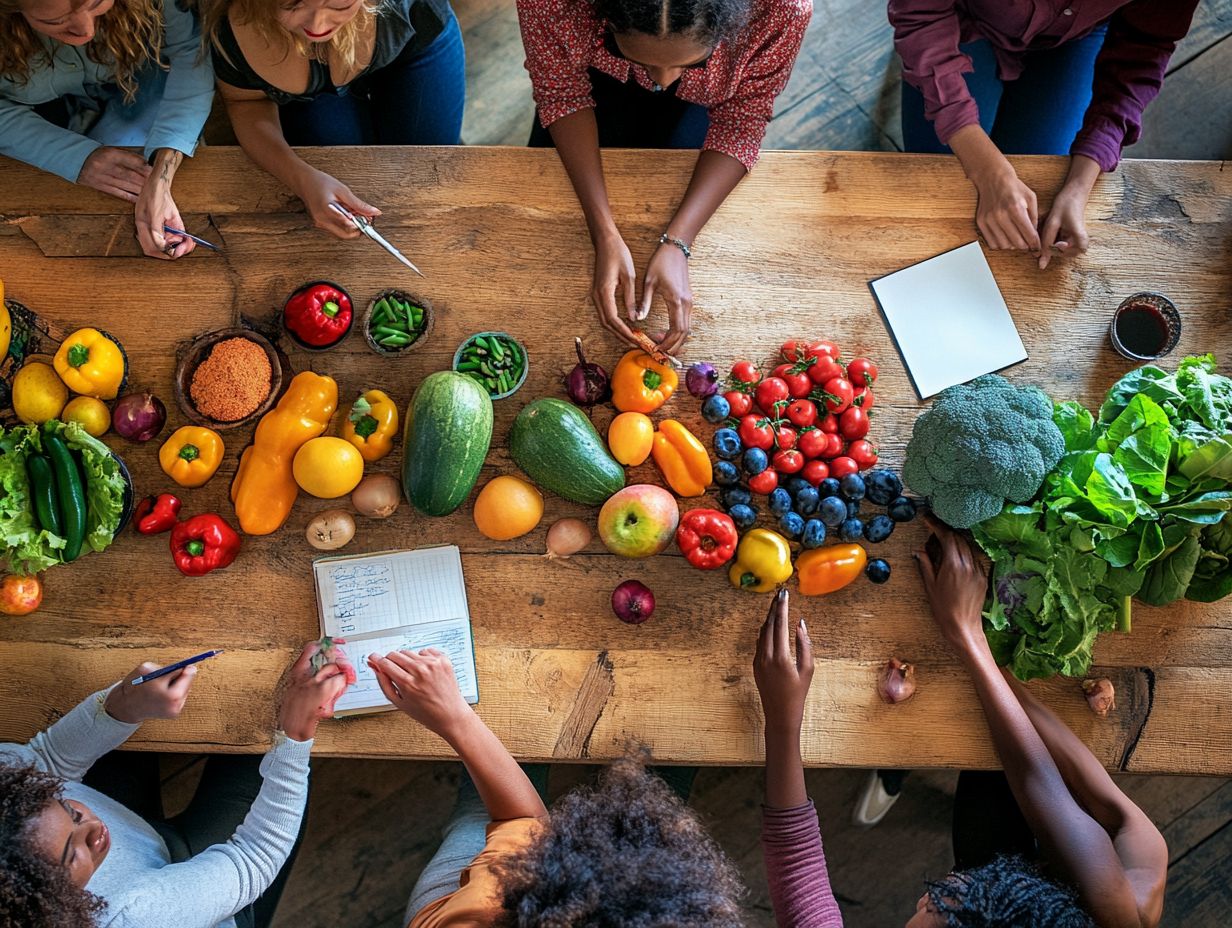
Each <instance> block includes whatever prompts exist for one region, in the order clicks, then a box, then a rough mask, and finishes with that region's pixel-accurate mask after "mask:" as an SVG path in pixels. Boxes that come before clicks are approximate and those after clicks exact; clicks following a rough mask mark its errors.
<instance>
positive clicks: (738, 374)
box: [731, 361, 761, 383]
mask: <svg viewBox="0 0 1232 928" xmlns="http://www.w3.org/2000/svg"><path fill="white" fill-rule="evenodd" d="M731 379H732V380H733V381H735V382H736V383H757V382H758V381H759V380H761V371H759V370H758V369H757V365H756V364H754V363H753V362H752V361H737V362H736V363H735V364H733V365H732V369H731Z"/></svg>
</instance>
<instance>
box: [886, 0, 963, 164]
mask: <svg viewBox="0 0 1232 928" xmlns="http://www.w3.org/2000/svg"><path fill="white" fill-rule="evenodd" d="M887 14H888V15H889V18H890V25H891V26H893V27H894V48H895V50H896V51H897V52H898V54H899V57H901V58H902V59H903V80H905V81H906V82H907V83H908V84H910V85H911V86H912V87H914V88H916V90H918V91H920V93H921V94H923V96H924V115H925V116H927V117H928V118H929V119H930V120H932V123H933V127H934V128H935V129H936V131H937V138H938V139H940V140H941V144H943V145H948V144H949V142H950V137H951V136H952V135H953V134H954V133H955V132H957V131H958V130H959V129H962V128H964V127H965V126H974V125H979V122H980V110H979V107H978V106H976V103H975V100H974V99H972V97H971V92H970V91H969V90H968V89H967V80H966V78H965V77H963V75H964V74H969V73H970V72H972V71H974V70H975V66H974V65H973V64H972V63H971V59H970V58H969V57H968V56H967V55H965V54H963V52H961V51H959V48H958V45H959V43H960V42H961V41H962V24H961V22H960V20H959V17H958V7H957V4H956V2H955V0H889V3H888V5H887Z"/></svg>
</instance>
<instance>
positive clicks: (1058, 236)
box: [1039, 184, 1090, 271]
mask: <svg viewBox="0 0 1232 928" xmlns="http://www.w3.org/2000/svg"><path fill="white" fill-rule="evenodd" d="M1089 195H1090V187H1089V186H1088V187H1087V188H1086V189H1083V185H1081V184H1066V185H1065V186H1064V187H1062V188H1061V191H1060V192H1059V193H1058V194H1057V196H1056V199H1054V200H1053V201H1052V209H1050V210H1049V211H1048V215H1047V216H1045V217H1044V224H1043V228H1042V230H1041V233H1040V256H1039V266H1040V270H1041V271H1042V270H1043V269H1044V268H1046V267H1048V262H1049V261H1050V260H1052V257H1053V254H1054V253H1055V254H1058V255H1062V256H1069V255H1081V254H1086V250H1087V246H1088V245H1089V244H1090V238H1089V237H1088V236H1087V223H1086V212H1087V198H1088V196H1089ZM1054 249H1055V252H1054Z"/></svg>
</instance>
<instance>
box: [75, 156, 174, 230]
mask: <svg viewBox="0 0 1232 928" xmlns="http://www.w3.org/2000/svg"><path fill="white" fill-rule="evenodd" d="M152 170H153V169H152V168H151V167H150V166H149V165H148V164H146V162H145V159H144V158H142V157H141V156H140V155H139V154H137V153H136V152H132V151H125V150H124V149H123V148H113V147H111V146H110V145H104V146H102V147H101V148H96V149H94V151H92V152H90V154H89V156H88V157H87V158H86V160H85V163H84V164H82V166H81V171H80V172H79V173H78V174H77V183H79V184H81V185H82V186H83V187H92V188H93V189H95V190H99V191H101V192H103V193H108V194H110V195H111V196H113V197H119V198H120V199H121V200H127V201H128V202H129V203H136V202H137V198H138V197H139V196H141V191H142V190H144V189H145V182H146V178H147V177H149V176H150V172H151V171H152ZM176 228H177V229H181V228H183V226H176Z"/></svg>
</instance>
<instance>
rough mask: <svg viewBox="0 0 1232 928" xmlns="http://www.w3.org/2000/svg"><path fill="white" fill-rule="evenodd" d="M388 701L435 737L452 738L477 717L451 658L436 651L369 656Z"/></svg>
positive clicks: (395, 652) (425, 650)
mask: <svg viewBox="0 0 1232 928" xmlns="http://www.w3.org/2000/svg"><path fill="white" fill-rule="evenodd" d="M368 666H369V667H371V668H372V670H373V671H374V672H375V673H376V680H377V683H379V684H380V686H381V692H382V693H384V694H385V698H386V699H388V700H389V701H390V702H392V703H393V704H394V705H395V706H397V707H398V708H399V709H401V710H402V711H403V712H405V713H406V714H407V715H409V716H410V717H411V718H413V719H414V720H415V721H416V722H418V723H419V724H420V725H422V726H423V727H424V728H426V729H428V730H429V731H431V732H434V733H435V734H438V735H440V736H441V737H442V738H445V740H449V738H448V734H449V733H450V732H451V731H454V730H455V729H456V727H457V726H458V725H459V724H460V723H462V722H464V721H465V720H468V719H470V718H472V717H474V713H473V712H472V711H471V707H470V706H468V705H467V704H466V700H465V699H463V698H462V693H461V691H460V690H459V689H458V680H457V677H455V676H454V673H453V665H452V664H450V663H449V658H448V657H446V656H445V654H444V653H442V652H441V651H438V650H437V649H436V648H425V649H424V650H422V651H418V652H416V651H390V652H389V653H388V654H386V655H385V656H384V657H381V655H379V654H369V655H368Z"/></svg>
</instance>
